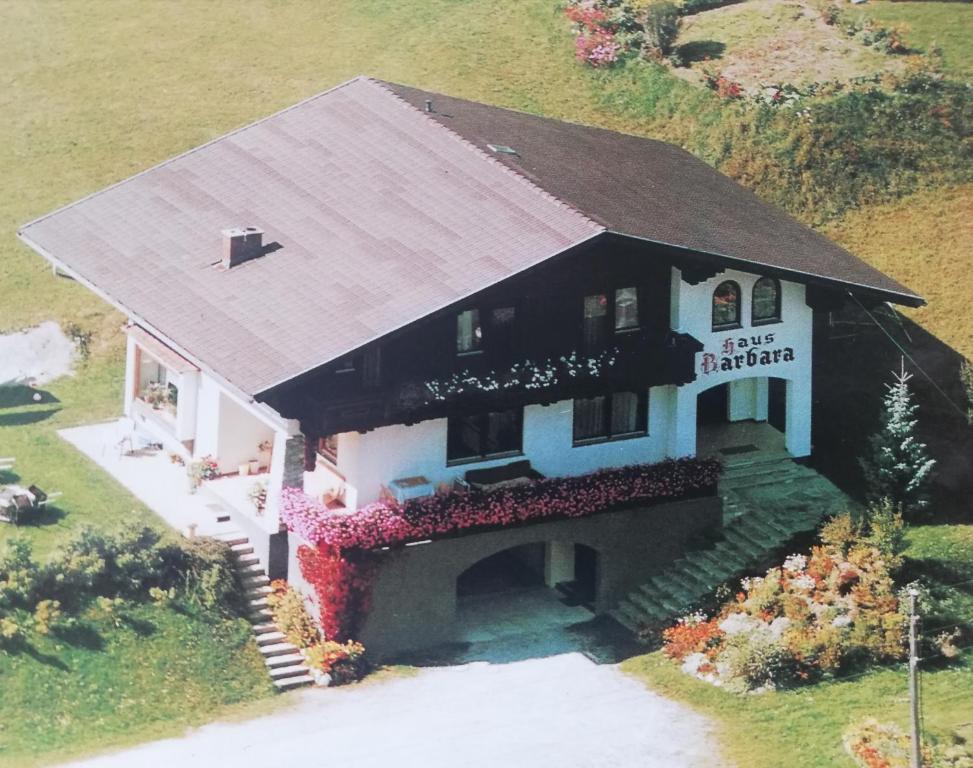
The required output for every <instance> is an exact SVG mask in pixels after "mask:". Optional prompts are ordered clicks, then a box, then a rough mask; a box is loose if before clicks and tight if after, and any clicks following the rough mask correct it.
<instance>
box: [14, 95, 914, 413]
mask: <svg viewBox="0 0 973 768" xmlns="http://www.w3.org/2000/svg"><path fill="white" fill-rule="evenodd" d="M426 99H430V100H433V101H434V112H432V113H428V112H426V111H425V109H424V107H425V100H426ZM488 143H489V144H508V145H510V146H513V147H514V148H515V149H517V151H518V153H519V156H517V157H515V156H510V155H501V154H495V153H493V152H492V151H491V150H490V149H489V148H487V147H486V144H488ZM241 226H256V227H259V228H261V229H263V230H264V231H265V233H266V234H265V236H264V242H265V243H269V244H271V247H270V248H268V249H267V250H268V253H266V255H264V256H262V257H260V258H257V259H254V260H251V261H248V262H245V263H243V264H240V265H238V266H234V267H232V268H231V269H228V270H227V269H223V268H222V267H220V265H219V261H220V253H221V245H222V243H221V237H222V236H221V231H222V230H223V229H226V228H228V227H241ZM606 230H612V231H617V232H621V233H624V234H628V235H632V236H635V237H641V238H645V239H648V240H653V241H656V242H662V243H667V244H671V245H676V246H679V247H683V248H687V249H692V250H697V251H702V252H705V253H711V254H716V255H719V256H722V257H726V258H728V259H731V260H738V261H741V262H749V263H753V264H761V265H776V266H778V267H780V268H782V269H784V270H786V271H791V272H795V273H799V274H807V275H814V276H818V277H821V278H825V279H827V280H829V281H832V282H838V283H847V284H851V285H854V286H861V287H866V288H869V289H871V290H875V291H879V292H880V293H883V294H887V296H888V298H891V299H893V300H895V299H896V298H898V299H901V300H903V301H906V302H907V303H914V302H915V301H920V300H919V299H918V297H915V296H914V295H913V294H911V293H910V292H909V291H908V290H907V289H905V288H903V287H902V286H900V285H898V284H897V283H895V282H894V281H892V280H890V279H889V278H887V277H885V276H884V275H882V274H881V273H880V272H877V271H876V270H873V269H871V268H870V267H868V266H867V265H865V264H864V263H863V262H861V261H859V260H858V259H856V258H855V257H853V256H851V255H850V254H848V253H847V252H845V251H843V250H842V249H840V248H838V247H837V246H835V245H834V244H832V243H831V242H830V241H828V240H827V239H825V238H823V237H820V236H819V235H817V234H815V233H813V232H811V231H810V230H808V229H806V228H805V227H803V226H801V225H800V224H798V223H796V222H794V221H793V220H792V219H790V218H789V217H788V216H787V215H786V214H784V213H782V212H780V211H778V210H777V209H775V208H773V207H771V206H768V205H766V204H764V203H761V202H760V201H759V200H758V199H757V198H756V197H754V196H753V195H752V194H750V193H749V192H747V191H746V190H744V189H743V188H741V187H739V186H738V185H736V184H735V183H733V182H732V181H730V180H729V179H727V178H726V177H724V176H722V175H721V174H719V173H717V172H715V171H713V170H712V169H710V168H709V167H708V166H706V165H705V164H704V163H702V162H700V161H698V160H696V159H695V158H693V157H692V156H691V155H689V154H687V153H685V152H683V151H682V150H679V149H677V148H675V147H672V146H670V145H667V144H663V143H660V142H655V141H649V140H646V139H640V138H636V137H632V136H625V135H622V134H617V133H612V132H609V131H603V130H598V129H594V128H586V127H583V126H578V125H573V124H569V123H562V122H557V121H553V120H546V119H543V118H538V117H534V116H531V115H526V114H523V113H519V112H512V111H509V110H503V109H498V108H495V107H488V106H485V105H482V104H476V103H474V102H468V101H461V100H457V99H450V98H448V97H445V96H441V95H439V94H429V93H426V92H423V91H418V90H415V89H411V88H406V87H404V86H397V85H392V84H386V83H381V82H378V81H374V80H369V79H367V78H357V79H355V80H352V81H349V82H347V83H345V84H343V85H341V86H338V87H337V88H334V89H332V90H330V91H326V92H324V93H322V94H319V95H318V96H315V97H313V98H311V99H308V100H307V101H304V102H301V103H300V104H297V105H295V106H293V107H291V108H289V109H286V110H284V111H282V112H279V113H277V114H275V115H272V116H270V117H268V118H265V119H264V120H261V121H258V122H256V123H254V124H252V125H249V126H246V127H244V128H241V129H239V130H237V131H234V132H232V133H230V134H228V135H226V136H223V137H221V138H219V139H217V140H215V141H213V142H210V143H209V144H205V145H203V146H201V147H199V148H197V149H194V150H191V151H190V152H187V153H185V154H183V155H180V156H178V157H175V158H173V159H171V160H168V161H166V162H164V163H162V164H161V165H158V166H156V167H154V168H151V169H149V170H148V171H144V172H143V173H140V174H138V175H136V176H133V177H132V178H130V179H127V180H125V181H123V182H120V183H119V184H116V185H114V186H112V187H109V188H107V189H105V190H103V191H101V192H98V193H95V194H93V195H91V196H89V197H87V198H85V199H83V200H81V201H79V202H77V203H74V204H72V205H69V206H67V207H65V208H62V209H60V210H58V211H55V212H54V213H52V214H48V215H47V216H44V217H42V218H40V219H37V220H36V221H34V222H31V223H30V224H28V225H26V226H24V227H23V228H22V229H21V231H20V233H19V234H20V237H21V238H22V239H23V240H24V241H25V242H27V243H28V244H29V245H31V246H32V247H34V248H35V249H36V250H38V251H39V252H40V253H42V254H43V255H45V256H46V257H47V258H49V259H51V260H52V261H54V262H55V263H57V264H58V265H60V266H62V267H64V268H66V269H67V270H69V271H70V272H71V273H72V274H74V275H76V276H77V277H79V278H80V279H81V280H83V281H84V282H85V283H86V284H88V285H89V286H91V287H92V288H93V289H94V290H96V291H97V292H98V293H100V294H101V295H102V296H104V297H105V298H106V299H108V300H110V301H111V302H113V303H114V304H115V305H116V306H118V307H120V308H121V309H122V310H123V311H125V312H127V313H128V314H130V315H132V316H134V317H135V318H136V320H137V321H138V322H140V323H142V324H144V325H146V326H148V327H151V328H153V329H154V330H155V331H157V332H158V333H160V334H162V335H163V336H164V337H165V338H166V339H168V340H169V341H171V342H172V343H173V344H174V346H176V348H177V349H178V350H179V351H180V352H181V353H182V354H184V355H185V356H187V357H188V358H189V359H191V360H193V361H194V362H196V363H199V364H200V365H201V366H203V367H204V368H207V369H209V370H212V371H214V372H215V373H217V374H219V375H220V376H222V377H223V378H224V379H226V380H227V381H229V382H230V383H232V384H234V385H235V386H237V387H238V388H239V389H240V390H242V391H243V392H246V393H248V394H254V395H255V394H258V393H260V392H262V391H265V390H267V389H269V388H270V387H272V386H274V385H276V384H280V383H282V382H285V381H288V380H290V379H293V378H295V377H297V376H299V375H301V374H302V373H304V372H306V371H309V370H312V369H314V368H316V367H318V366H320V365H322V364H324V363H326V362H328V361H330V360H333V359H335V358H337V357H340V356H341V355H343V354H346V353H347V352H349V351H351V350H353V349H356V348H358V347H360V346H361V345H363V344H365V343H367V342H369V341H371V340H372V339H375V338H378V337H381V336H383V335H385V334H387V333H390V332H392V331H394V330H396V329H398V328H401V327H403V326H404V325H407V324H408V323H411V322H414V321H416V320H418V319H420V318H422V317H424V316H426V315H429V314H430V313H432V312H435V311H437V310H439V309H441V308H443V307H446V306H448V305H450V304H452V303H454V302H456V301H458V300H460V299H462V298H464V297H466V296H469V295H471V294H473V293H475V292H477V291H479V290H482V289H484V288H486V287H488V286H490V285H492V284H494V283H496V282H499V281H501V280H503V279H505V278H508V277H510V276H511V275H513V274H516V273H517V272H520V271H522V270H524V269H527V268H529V267H531V266H533V265H535V264H538V263H540V262H542V261H544V260H546V259H547V258H550V257H551V256H554V255H555V254H558V253H561V252H563V251H565V250H567V249H569V248H571V247H572V246H574V245H576V244H579V243H582V242H584V241H586V240H589V239H591V238H593V237H596V236H598V235H599V234H601V233H602V232H605V231H606Z"/></svg>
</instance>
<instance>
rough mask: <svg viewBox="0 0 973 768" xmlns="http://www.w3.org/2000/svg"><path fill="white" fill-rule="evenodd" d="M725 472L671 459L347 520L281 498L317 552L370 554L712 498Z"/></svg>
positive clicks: (415, 503)
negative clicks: (320, 548) (320, 549)
mask: <svg viewBox="0 0 973 768" xmlns="http://www.w3.org/2000/svg"><path fill="white" fill-rule="evenodd" d="M721 468H722V467H721V465H720V463H719V462H718V461H717V460H715V459H695V458H694V459H678V460H667V461H663V462H659V463H657V464H640V465H635V466H630V467H622V468H618V469H605V470H601V471H598V472H594V473H591V474H588V475H580V476H577V477H559V478H541V479H537V480H531V481H528V482H526V483H525V484H523V485H518V486H515V487H510V488H503V489H500V490H494V491H469V492H466V493H456V492H454V493H447V494H437V495H435V496H429V497H426V498H422V499H413V500H410V501H406V502H405V503H403V504H396V503H393V502H379V503H376V504H370V505H368V506H366V507H361V508H359V509H358V510H357V511H355V512H352V513H350V514H349V513H335V512H333V511H331V510H329V509H327V507H325V506H324V505H323V504H321V503H320V502H317V501H315V500H313V499H311V498H310V497H308V496H307V495H306V494H305V493H304V492H303V491H301V490H299V489H296V488H289V489H285V490H284V492H283V496H282V503H281V521H282V522H283V523H285V524H286V525H287V527H288V529H290V530H291V531H293V532H294V533H296V534H298V535H299V536H301V537H302V538H303V539H305V540H306V541H308V542H310V543H312V544H315V545H318V546H324V547H330V548H333V549H336V550H339V551H344V550H350V549H363V550H372V549H378V548H381V547H392V546H398V545H403V544H406V543H408V542H411V541H423V540H426V539H431V538H443V537H447V536H453V535H459V534H468V533H474V532H480V531H485V530H490V529H495V528H501V527H507V526H513V525H524V524H530V523H537V522H544V521H550V520H559V519H568V518H580V517H587V516H589V515H594V514H598V513H601V512H609V511H612V510H617V509H621V508H626V507H635V506H643V505H644V506H648V505H652V504H658V503H663V502H671V501H678V500H682V499H687V498H694V497H699V496H704V495H713V494H715V493H716V483H717V480H718V479H719V475H720V471H721Z"/></svg>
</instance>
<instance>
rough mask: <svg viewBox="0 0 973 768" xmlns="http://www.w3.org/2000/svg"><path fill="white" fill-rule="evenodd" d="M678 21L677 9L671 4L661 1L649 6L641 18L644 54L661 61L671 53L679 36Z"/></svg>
mask: <svg viewBox="0 0 973 768" xmlns="http://www.w3.org/2000/svg"><path fill="white" fill-rule="evenodd" d="M679 21H680V19H679V9H678V8H676V6H675V5H673V4H672V3H670V2H665V1H664V0H663V2H658V3H652V4H651V5H649V6H648V7H647V8H646V9H645V12H644V14H643V17H642V29H643V34H644V40H645V41H644V43H643V46H644V48H643V52H644V54H645V55H646V56H648V57H649V58H653V59H661V58H664V57H666V56H668V55H669V54H670V53H672V46H673V43H675V42H676V36H677V35H678V34H679Z"/></svg>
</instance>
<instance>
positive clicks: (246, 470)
mask: <svg viewBox="0 0 973 768" xmlns="http://www.w3.org/2000/svg"><path fill="white" fill-rule="evenodd" d="M251 464H253V461H244V462H242V463H241V464H240V466H239V467H237V469H238V470H239V472H240V474H241V475H249V474H250V465H251Z"/></svg>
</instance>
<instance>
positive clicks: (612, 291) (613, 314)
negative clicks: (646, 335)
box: [580, 283, 643, 354]
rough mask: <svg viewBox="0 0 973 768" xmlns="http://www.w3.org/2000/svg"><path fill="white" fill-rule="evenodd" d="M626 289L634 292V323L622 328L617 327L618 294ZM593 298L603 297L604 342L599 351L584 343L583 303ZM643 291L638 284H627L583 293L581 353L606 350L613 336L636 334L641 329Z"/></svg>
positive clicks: (583, 305)
mask: <svg viewBox="0 0 973 768" xmlns="http://www.w3.org/2000/svg"><path fill="white" fill-rule="evenodd" d="M627 288H632V289H634V290H635V307H636V309H635V311H636V323H635V325H628V326H625V327H623V328H619V327H618V307H617V302H618V292H619V291H623V290H625V289H627ZM595 296H603V297H604V298H605V314H604V316H603V317H602V318H599V319H601V321H602V322H603V323H604V325H605V328H604V337H605V338H604V342H603V346H602V347H601V348H600V349H594V348H589V347H588V344H587V343H586V341H585V320H586V318H585V302H586V301H587V300H588V299H590V298H593V297H595ZM642 300H643V291H642V287H641V286H640V285H638V284H634V283H629V284H625V285H612V286H610V287H607V288H598V289H595V290H594V291H593V292H590V293H589V292H588V291H585V292H584V294H582V296H581V334H580V335H581V343H580V348H581V350H582V351H584V352H586V353H588V354H592V353H597V352H601V351H604V349H607V348H608V346H609V345H610V343H611V339H612V338H614V337H615V336H621V335H624V334H627V333H636V332H638V331H640V330H642V327H643V306H642Z"/></svg>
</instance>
